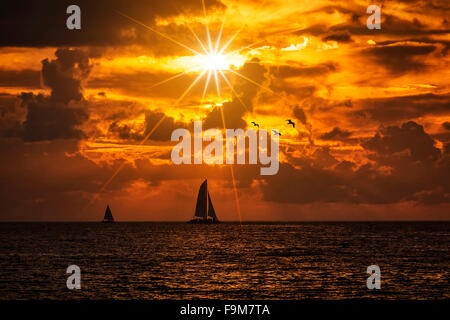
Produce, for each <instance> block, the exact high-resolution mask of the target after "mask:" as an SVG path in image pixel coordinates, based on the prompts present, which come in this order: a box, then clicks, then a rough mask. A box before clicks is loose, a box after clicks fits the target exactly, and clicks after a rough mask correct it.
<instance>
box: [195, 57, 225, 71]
mask: <svg viewBox="0 0 450 320" xmlns="http://www.w3.org/2000/svg"><path fill="white" fill-rule="evenodd" d="M199 60H200V65H201V66H202V68H203V70H207V71H222V70H228V69H229V68H230V65H231V61H228V59H227V56H225V55H223V54H220V53H217V54H216V53H212V54H208V55H200V57H199Z"/></svg>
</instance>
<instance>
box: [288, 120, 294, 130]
mask: <svg viewBox="0 0 450 320" xmlns="http://www.w3.org/2000/svg"><path fill="white" fill-rule="evenodd" d="M286 121H287V123H288V124H292V127H293V128H295V123H294V122H292V120H291V119H288V120H286Z"/></svg>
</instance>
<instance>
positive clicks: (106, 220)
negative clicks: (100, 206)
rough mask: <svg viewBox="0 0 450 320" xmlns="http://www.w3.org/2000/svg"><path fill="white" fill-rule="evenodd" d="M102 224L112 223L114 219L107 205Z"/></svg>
mask: <svg viewBox="0 0 450 320" xmlns="http://www.w3.org/2000/svg"><path fill="white" fill-rule="evenodd" d="M102 222H104V223H112V222H114V218H113V215H112V213H111V209H110V208H109V205H107V206H106V211H105V217H104V218H103V220H102Z"/></svg>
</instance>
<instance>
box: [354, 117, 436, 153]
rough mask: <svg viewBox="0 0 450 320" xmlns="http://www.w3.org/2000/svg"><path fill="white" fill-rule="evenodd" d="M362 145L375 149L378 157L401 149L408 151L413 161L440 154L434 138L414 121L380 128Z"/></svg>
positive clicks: (398, 151)
mask: <svg viewBox="0 0 450 320" xmlns="http://www.w3.org/2000/svg"><path fill="white" fill-rule="evenodd" d="M362 146H363V147H364V148H365V149H367V150H370V151H375V152H376V153H377V154H378V155H379V156H380V157H391V156H392V155H394V154H398V153H401V152H403V151H408V157H409V158H410V159H412V160H413V161H416V160H419V161H426V160H436V159H437V158H438V157H439V156H440V151H439V149H438V148H436V147H435V142H434V140H433V139H432V138H431V137H430V136H429V135H428V134H427V133H425V131H424V129H423V127H422V126H421V125H419V124H417V123H415V122H414V121H409V122H406V123H404V124H403V125H402V126H401V127H397V126H389V127H387V128H382V129H381V130H380V131H379V132H378V133H377V134H376V135H375V136H374V137H373V138H371V139H370V140H368V141H366V142H364V143H363V144H362Z"/></svg>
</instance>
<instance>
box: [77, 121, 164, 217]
mask: <svg viewBox="0 0 450 320" xmlns="http://www.w3.org/2000/svg"><path fill="white" fill-rule="evenodd" d="M165 118H166V115H165V114H164V115H163V116H162V117H161V119H160V120H159V121H158V122H157V123H156V124H155V126H154V127H153V128H152V130H150V131H149V132H148V133H147V134H146V136H145V137H144V139H143V140H142V141H141V142H140V143H139V144H138V145H143V144H144V143H145V142H146V141H147V140H148V139H149V138H150V136H151V135H152V134H153V132H155V130H156V129H157V128H158V127H159V125H160V124H161V123H162V122H163V121H164V119H165ZM127 163H128V162H127V161H126V160H123V161H122V163H121V164H120V166H119V167H118V168H117V169H116V171H114V173H113V174H112V175H111V177H109V179H108V180H106V182H105V183H104V184H103V185H102V186H101V188H100V189H99V190H98V191H97V192H96V193H95V194H94V196H93V197H92V199H91V201H89V203H88V204H87V205H86V206H85V207H84V209H83V211H85V210H86V209H87V208H88V207H89V206H90V205H91V204H93V203H94V202H95V200H97V198H98V197H99V196H100V194H101V193H102V192H103V191H104V190H105V189H106V187H107V186H108V185H109V184H110V183H111V182H112V181H113V179H114V178H115V177H116V176H117V175H118V174H119V172H120V171H121V170H122V169H123V167H125V165H126V164H127Z"/></svg>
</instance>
